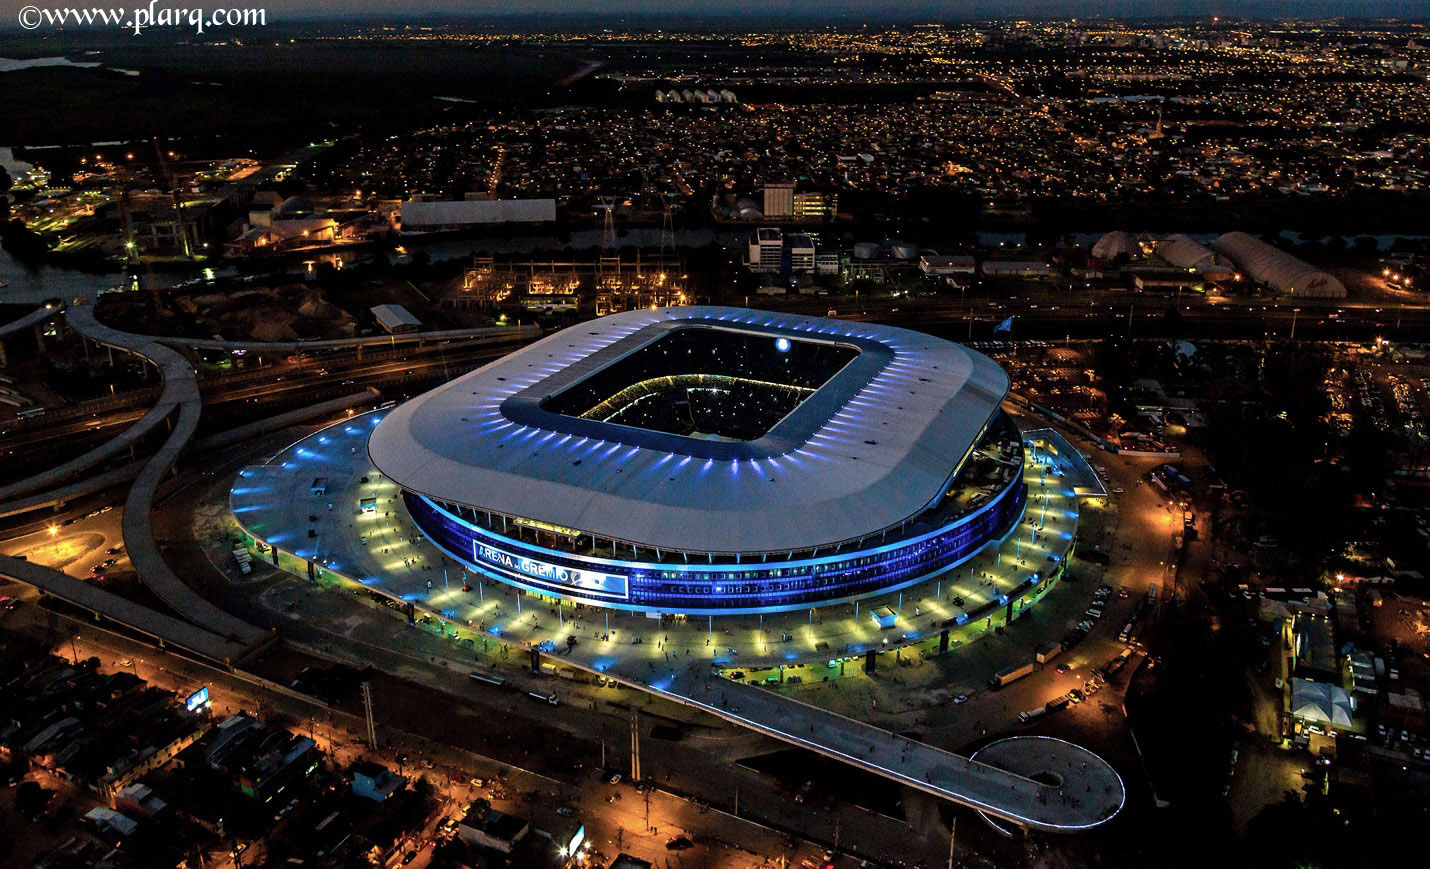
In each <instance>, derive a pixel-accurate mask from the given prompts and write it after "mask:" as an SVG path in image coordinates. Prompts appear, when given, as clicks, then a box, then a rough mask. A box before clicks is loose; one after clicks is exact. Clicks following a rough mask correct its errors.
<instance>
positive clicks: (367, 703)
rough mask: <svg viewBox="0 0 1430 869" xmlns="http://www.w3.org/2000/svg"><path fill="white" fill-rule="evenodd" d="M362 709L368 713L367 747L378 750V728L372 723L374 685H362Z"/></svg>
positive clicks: (367, 683) (366, 683)
mask: <svg viewBox="0 0 1430 869" xmlns="http://www.w3.org/2000/svg"><path fill="white" fill-rule="evenodd" d="M362 708H363V711H364V712H366V713H367V746H368V748H370V749H372V750H373V751H376V750H377V728H376V727H374V726H373V723H372V683H371V682H364V683H362Z"/></svg>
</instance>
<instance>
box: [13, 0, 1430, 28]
mask: <svg viewBox="0 0 1430 869" xmlns="http://www.w3.org/2000/svg"><path fill="white" fill-rule="evenodd" d="M90 4H93V5H96V6H99V5H113V6H121V5H127V6H129V7H131V8H132V7H138V6H147V5H148V3H147V0H133V2H128V3H124V4H122V3H119V2H114V3H95V2H94V0H84V2H83V3H80V2H79V0H0V10H3V11H4V13H5V16H4V20H3V21H0V27H5V26H13V24H14V22H15V13H16V11H17V10H19V9H20V8H21V7H22V6H27V5H37V6H41V7H51V8H57V7H60V6H64V5H90ZM157 5H158V6H159V7H170V8H192V7H199V8H204V9H211V8H217V7H237V8H261V9H264V10H266V11H267V13H268V15H269V16H270V17H269V23H270V24H274V23H279V22H281V21H291V20H297V19H301V18H308V17H314V16H321V17H330V16H343V17H347V16H352V17H370V16H373V15H382V16H384V17H392V16H397V17H401V18H404V19H411V20H413V23H420V22H419V21H418V20H417V19H419V18H420V16H421V15H422V14H424V13H432V12H439V13H446V14H462V15H470V16H482V17H486V16H503V17H507V16H539V17H551V18H553V19H559V18H567V19H569V18H573V17H581V18H597V17H601V18H605V17H610V18H612V19H614V18H619V17H626V18H652V19H653V18H659V19H679V18H691V19H702V18H703V19H711V18H725V19H728V18H734V19H747V20H751V21H757V20H770V19H777V18H783V19H836V20H845V21H869V22H875V21H883V20H956V19H968V18H976V19H984V18H1002V17H1012V16H1047V17H1066V16H1079V17H1093V16H1099V15H1100V16H1106V17H1134V16H1135V17H1147V16H1159V17H1160V16H1174V15H1226V16H1242V17H1245V16H1248V15H1250V16H1288V15H1289V16H1298V17H1320V16H1345V15H1351V16H1354V15H1375V16H1382V15H1399V16H1411V17H1430V0H1338V2H1337V0H945V2H929V0H884V2H882V3H871V2H870V0H820V2H817V3H816V2H810V0H759V2H753V0H659V2H652V0H411V2H403V0H388V2H382V0H190V2H179V0H158V3H157Z"/></svg>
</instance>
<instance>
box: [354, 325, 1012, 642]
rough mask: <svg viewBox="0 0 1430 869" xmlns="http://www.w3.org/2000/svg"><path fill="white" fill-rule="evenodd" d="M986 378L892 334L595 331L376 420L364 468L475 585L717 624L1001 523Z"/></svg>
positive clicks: (854, 329) (859, 328)
mask: <svg viewBox="0 0 1430 869" xmlns="http://www.w3.org/2000/svg"><path fill="white" fill-rule="evenodd" d="M1007 390H1008V378H1007V375H1006V374H1005V373H1004V371H1003V370H1002V369H1001V368H1000V367H999V366H998V365H997V364H995V363H994V362H993V361H992V360H990V359H988V358H986V357H984V356H982V355H980V354H978V353H975V352H973V351H971V350H968V349H966V348H964V347H961V346H959V345H956V344H952V343H950V342H947V341H943V340H940V339H937V338H933V337H931V336H928V335H923V334H920V333H916V332H911V331H908V330H903V329H897V328H892V327H887V326H878V325H870V324H856V323H848V322H843V321H836V320H826V319H818V318H808V317H799V316H792V315H781V314H771V313H767V312H755V311H746V310H741V309H728V308H711V307H690V308H672V309H659V310H648V311H645V310H643V311H634V312H628V313H623V314H617V315H613V316H609V317H604V318H601V319H600V320H597V321H594V322H590V323H583V324H581V325H578V326H574V327H571V328H569V329H566V330H564V331H562V332H558V333H555V334H553V335H550V336H548V337H546V338H544V339H543V340H541V341H538V342H536V343H534V344H531V345H529V346H527V347H525V348H523V349H522V350H520V351H517V352H516V353H513V354H511V355H509V356H506V357H504V358H503V359H501V360H498V361H496V362H494V363H492V364H490V365H487V366H485V367H483V368H481V369H478V370H476V371H473V372H471V373H469V374H467V375H465V376H462V377H459V378H457V379H455V380H453V381H451V382H449V383H447V384H445V385H443V386H442V387H439V388H438V389H435V390H433V391H431V392H428V393H426V394H424V395H422V396H419V397H417V398H415V399H413V400H411V401H409V402H407V403H406V404H403V405H401V406H400V407H398V408H396V409H394V410H392V411H391V412H389V413H388V414H387V415H386V416H385V417H384V418H383V419H382V421H381V423H380V424H378V425H377V427H376V428H375V429H374V430H373V431H372V434H371V437H370V438H369V439H368V453H369V458H370V459H371V461H372V464H373V465H374V467H375V468H376V469H377V470H378V471H380V472H381V473H382V474H383V475H384V476H386V477H387V478H388V479H389V480H391V481H392V482H393V483H394V484H396V485H397V486H398V487H400V489H401V493H402V500H403V502H404V504H405V507H406V509H407V511H408V513H409V514H410V516H411V518H412V520H413V522H414V523H415V525H416V527H417V528H418V529H419V530H420V532H421V533H422V534H423V535H425V536H426V537H427V538H428V539H429V541H430V542H431V543H432V544H434V545H435V546H436V547H438V548H439V549H440V550H442V552H443V553H444V554H446V555H447V556H448V557H450V558H452V559H454V560H456V561H457V562H459V563H461V564H463V565H465V566H466V567H468V568H469V569H471V570H472V571H474V572H476V573H478V574H479V575H485V576H488V577H492V578H495V579H497V580H500V581H502V582H504V583H507V584H509V585H512V586H515V587H518V588H521V589H526V590H528V591H533V592H537V593H540V594H545V595H553V596H557V597H560V598H564V599H569V600H573V601H577V602H581V603H586V604H593V605H598V606H603V607H610V608H615V609H623V610H631V611H638V612H646V613H667V614H685V615H723V614H736V613H768V612H779V611H786V610H795V609H802V608H807V607H815V606H822V605H825V604H830V603H836V602H841V601H849V600H854V599H858V598H862V597H866V596H870V595H874V594H879V593H884V592H889V591H893V590H897V589H901V588H905V587H907V586H910V585H912V584H914V583H917V582H920V581H921V580H924V579H928V578H930V577H932V576H935V575H937V574H939V573H941V572H943V571H946V570H948V569H950V568H952V567H954V566H956V565H958V564H961V563H962V562H964V561H967V560H968V559H970V558H972V557H973V556H974V555H976V554H977V553H978V552H979V551H981V550H982V549H983V548H984V547H985V546H986V545H987V544H989V543H990V542H995V541H1000V540H1002V539H1003V538H1004V537H1006V536H1007V535H1008V534H1009V533H1010V531H1011V530H1012V529H1013V528H1014V527H1015V526H1016V525H1017V523H1018V521H1019V519H1020V517H1021V516H1022V513H1023V509H1024V506H1025V503H1026V499H1027V488H1026V486H1025V485H1024V481H1023V466H1024V461H1023V443H1022V437H1021V435H1020V433H1019V431H1018V429H1017V427H1016V426H1015V425H1014V423H1013V422H1012V420H1011V419H1009V418H1008V416H1007V415H1006V414H1005V413H1004V412H1003V411H1002V410H1001V408H1000V405H1001V402H1002V400H1003V398H1004V396H1005V395H1006V393H1007Z"/></svg>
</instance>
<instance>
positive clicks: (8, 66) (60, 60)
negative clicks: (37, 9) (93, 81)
mask: <svg viewBox="0 0 1430 869" xmlns="http://www.w3.org/2000/svg"><path fill="white" fill-rule="evenodd" d="M44 66H68V67H73V68H75V69H94V68H96V67H100V66H103V64H102V63H100V62H99V61H97V60H96V61H89V60H85V61H73V60H70V59H69V58H68V57H31V58H26V59H24V60H19V59H17V58H13V57H0V72H17V71H19V70H22V69H34V68H36V67H44ZM111 69H113V71H114V72H117V73H121V74H123V75H138V74H139V70H137V69H119V68H117V67H111Z"/></svg>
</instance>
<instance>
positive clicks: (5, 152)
mask: <svg viewBox="0 0 1430 869" xmlns="http://www.w3.org/2000/svg"><path fill="white" fill-rule="evenodd" d="M0 166H3V167H5V171H6V172H8V173H10V177H11V178H19V177H20V176H21V175H24V174H25V173H26V172H29V171H30V170H31V169H33V168H35V166H34V164H33V163H26V162H25V161H24V160H20V159H18V158H17V157H16V156H15V149H14V148H11V147H9V146H4V147H0Z"/></svg>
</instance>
